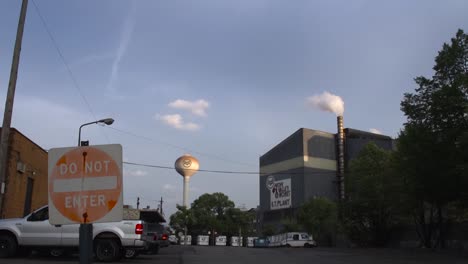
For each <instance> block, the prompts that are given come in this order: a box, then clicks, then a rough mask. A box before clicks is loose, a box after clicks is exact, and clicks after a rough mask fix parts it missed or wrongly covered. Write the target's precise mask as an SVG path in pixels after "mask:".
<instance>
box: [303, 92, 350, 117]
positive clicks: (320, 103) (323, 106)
mask: <svg viewBox="0 0 468 264" xmlns="http://www.w3.org/2000/svg"><path fill="white" fill-rule="evenodd" d="M307 104H308V105H310V106H312V107H313V108H316V109H319V110H322V111H326V112H331V113H334V114H336V115H338V116H339V115H343V113H344V101H343V99H342V98H341V97H339V96H338V95H334V94H331V93H329V92H323V93H322V94H319V95H314V96H311V97H308V98H307Z"/></svg>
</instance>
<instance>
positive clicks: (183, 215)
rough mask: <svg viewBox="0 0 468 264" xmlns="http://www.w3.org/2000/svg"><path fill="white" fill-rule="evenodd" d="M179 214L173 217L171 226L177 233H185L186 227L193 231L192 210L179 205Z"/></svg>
mask: <svg viewBox="0 0 468 264" xmlns="http://www.w3.org/2000/svg"><path fill="white" fill-rule="evenodd" d="M176 207H177V212H175V213H174V214H172V215H171V217H170V220H169V225H170V226H171V227H172V228H174V230H176V232H182V231H184V229H185V227H187V229H188V230H192V227H193V222H194V221H193V215H192V211H191V210H190V209H187V207H185V206H181V205H177V206H176Z"/></svg>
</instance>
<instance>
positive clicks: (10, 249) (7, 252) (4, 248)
mask: <svg viewBox="0 0 468 264" xmlns="http://www.w3.org/2000/svg"><path fill="white" fill-rule="evenodd" d="M17 249H18V243H17V242H16V239H15V238H14V237H12V236H11V235H0V258H8V257H12V256H14V255H15V254H16V250H17Z"/></svg>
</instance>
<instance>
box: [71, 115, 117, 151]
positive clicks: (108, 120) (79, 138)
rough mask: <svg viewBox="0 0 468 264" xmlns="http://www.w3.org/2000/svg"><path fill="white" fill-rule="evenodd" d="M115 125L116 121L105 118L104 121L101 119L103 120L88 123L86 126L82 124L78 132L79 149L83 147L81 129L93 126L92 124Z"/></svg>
mask: <svg viewBox="0 0 468 264" xmlns="http://www.w3.org/2000/svg"><path fill="white" fill-rule="evenodd" d="M113 123H114V119H112V118H104V119H101V120H97V121H93V122H89V123H86V124H82V125H81V126H80V129H79V130H78V147H79V146H81V128H82V127H84V126H87V125H92V124H106V125H108V126H109V125H112V124H113Z"/></svg>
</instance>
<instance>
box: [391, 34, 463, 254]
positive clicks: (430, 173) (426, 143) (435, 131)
mask: <svg viewBox="0 0 468 264" xmlns="http://www.w3.org/2000/svg"><path fill="white" fill-rule="evenodd" d="M433 70H434V72H435V73H434V76H432V78H426V77H422V76H421V77H417V78H416V79H415V81H416V84H417V85H418V88H417V89H416V90H415V93H407V94H405V96H404V99H403V101H402V102H401V110H402V111H403V112H404V114H405V116H406V117H407V122H406V123H405V124H404V129H403V131H401V133H400V135H399V139H398V153H397V155H396V157H397V164H398V168H399V172H400V173H401V175H403V176H404V181H405V193H406V194H407V195H408V197H409V198H410V199H409V201H410V203H409V205H410V206H411V208H410V209H411V211H412V213H413V215H414V219H415V222H416V223H417V226H418V233H419V235H420V238H421V241H422V244H423V245H424V246H425V247H428V248H432V247H436V246H442V247H443V246H444V234H445V231H444V230H445V226H446V222H445V221H446V219H445V218H446V217H444V215H446V214H447V208H448V206H449V205H450V204H451V203H454V202H466V201H468V192H467V189H468V188H467V187H468V173H467V169H468V35H466V34H465V33H464V32H463V30H458V32H457V34H456V36H455V37H454V38H452V40H451V43H450V44H444V45H443V47H442V50H441V51H439V54H438V55H437V57H436V58H435V66H434V67H433Z"/></svg>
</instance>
